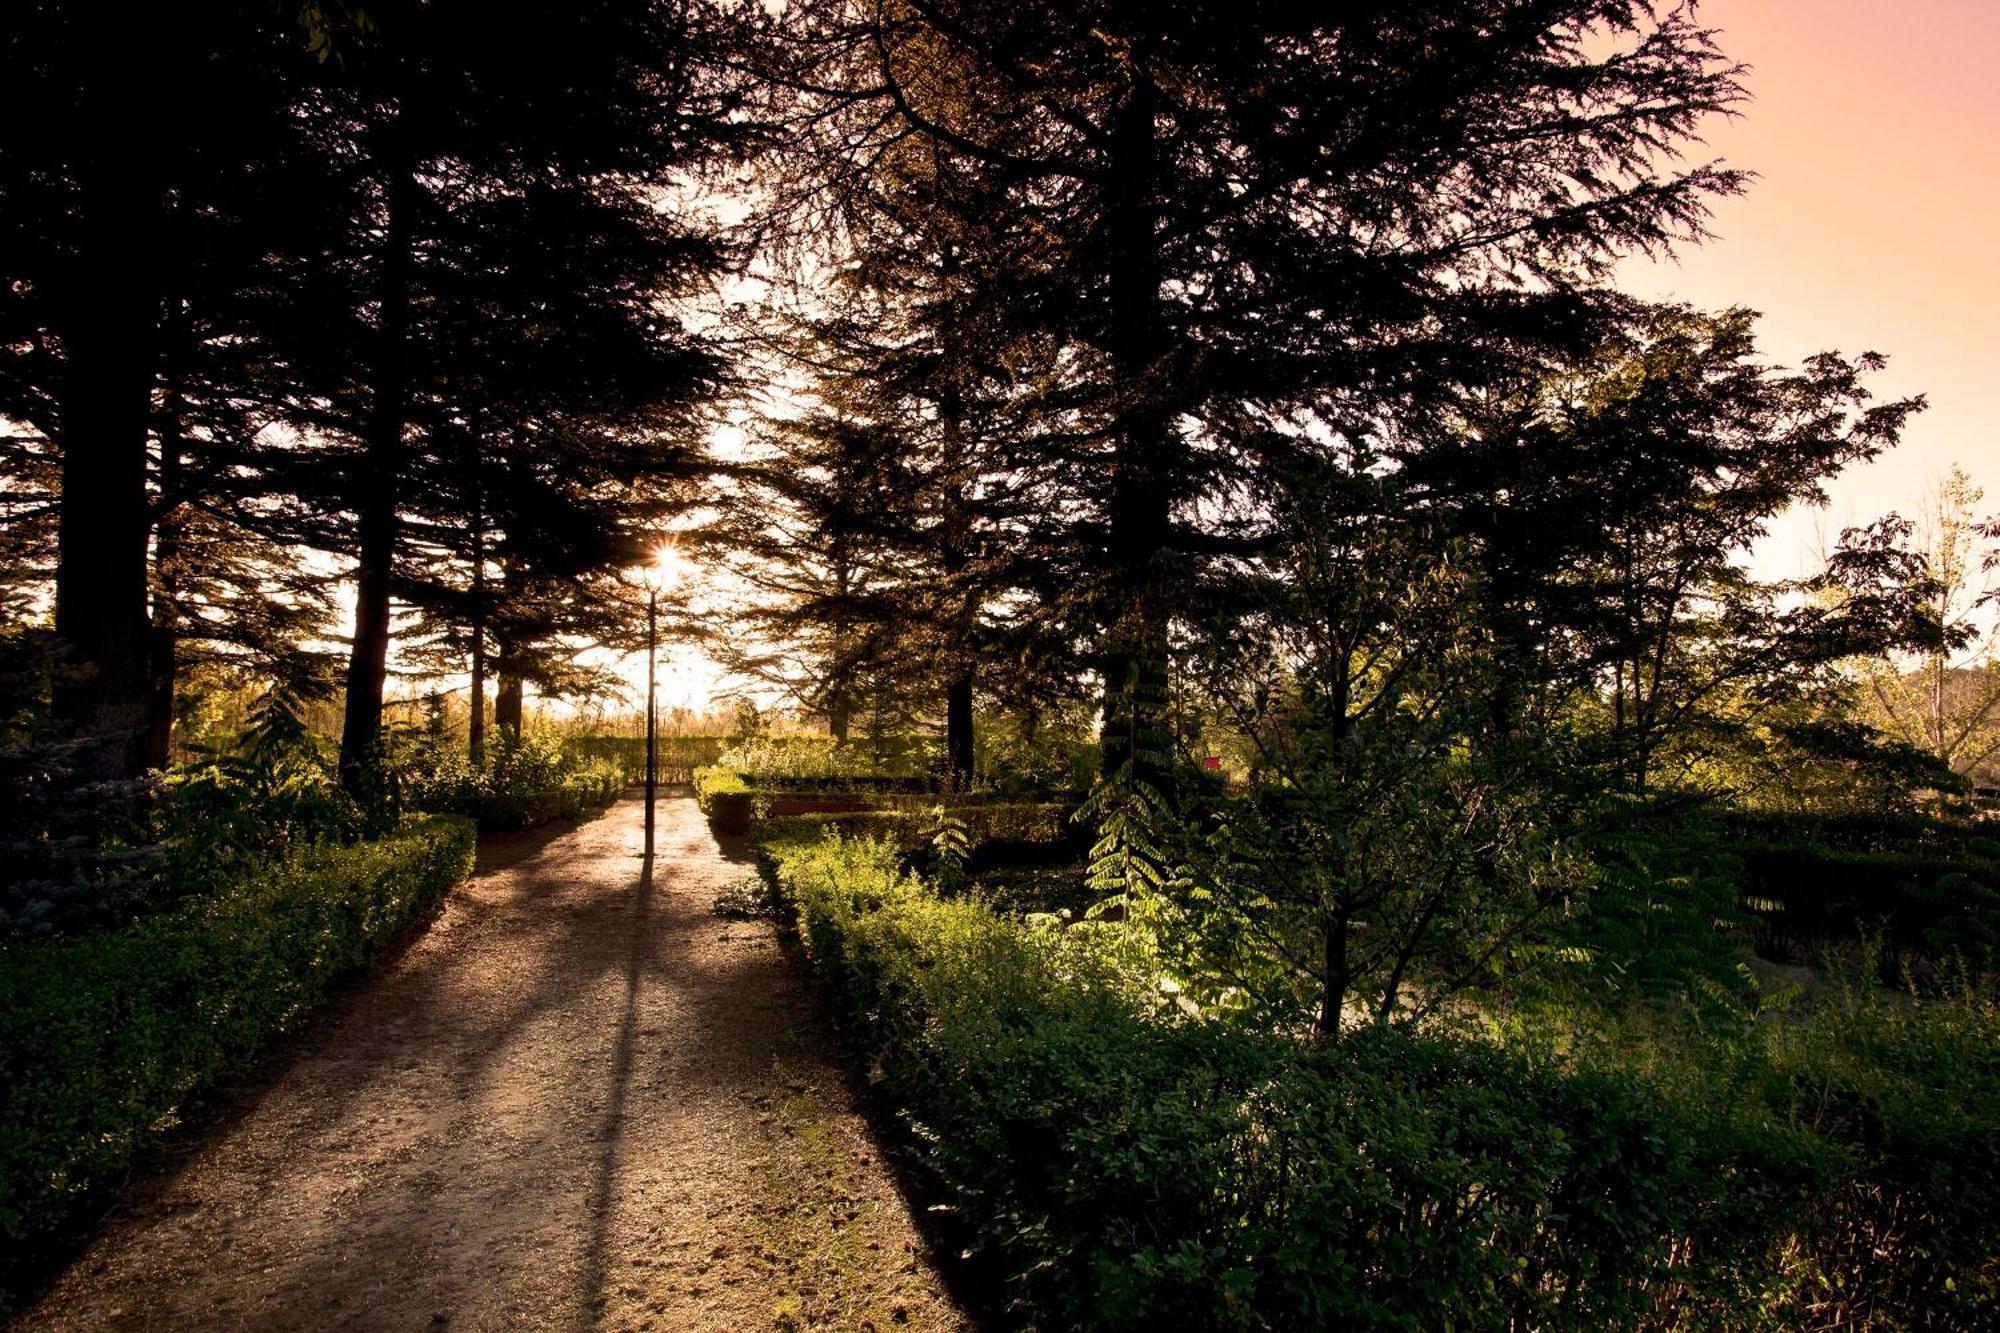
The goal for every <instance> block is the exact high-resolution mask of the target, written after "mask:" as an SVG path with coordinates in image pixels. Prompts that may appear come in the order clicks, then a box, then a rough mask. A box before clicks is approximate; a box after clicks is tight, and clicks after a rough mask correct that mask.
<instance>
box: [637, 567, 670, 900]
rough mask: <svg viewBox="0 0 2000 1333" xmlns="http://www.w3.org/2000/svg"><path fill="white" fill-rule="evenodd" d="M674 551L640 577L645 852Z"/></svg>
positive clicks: (656, 773) (656, 771)
mask: <svg viewBox="0 0 2000 1333" xmlns="http://www.w3.org/2000/svg"><path fill="white" fill-rule="evenodd" d="M673 560H674V553H673V550H672V548H671V547H666V546H662V547H661V548H660V549H659V550H657V551H655V552H654V553H653V558H652V559H651V560H649V561H647V562H646V567H645V569H644V570H643V571H642V572H641V575H640V578H641V580H642V581H643V582H644V583H645V585H646V856H647V857H648V858H649V861H650V858H651V857H652V855H653V804H654V800H655V797H656V796H657V795H658V792H659V786H660V757H659V723H658V711H657V709H656V708H655V707H654V703H653V701H654V698H655V697H656V696H657V694H658V693H659V670H658V662H659V655H660V589H661V588H663V587H665V586H666V585H667V584H668V583H669V582H671V581H672V579H673V575H674V565H673Z"/></svg>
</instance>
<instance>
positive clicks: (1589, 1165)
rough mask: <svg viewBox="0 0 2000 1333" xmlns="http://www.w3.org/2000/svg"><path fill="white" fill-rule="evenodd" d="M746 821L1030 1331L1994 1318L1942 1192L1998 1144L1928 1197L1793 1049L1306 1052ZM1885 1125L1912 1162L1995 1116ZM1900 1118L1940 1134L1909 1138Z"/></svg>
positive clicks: (879, 865) (1822, 1069)
mask: <svg viewBox="0 0 2000 1333" xmlns="http://www.w3.org/2000/svg"><path fill="white" fill-rule="evenodd" d="M828 822H833V821H828ZM835 827H836V828H838V827H841V825H839V824H838V823H835ZM847 827H852V824H851V823H850V824H849V825H847ZM762 832H763V835H764V836H762V837H761V838H760V845H761V846H762V848H763V850H764V853H765V864H766V865H767V867H768V869H769V872H770V873H771V874H772V875H773V877H774V881H775V883H776V885H777V886H778V888H779V890H780V892H781V893H782V894H783V895H784V897H785V898H786V899H787V900H788V901H789V902H790V903H791V904H792V906H793V908H794V910H795V911H796V914H797V916H798V919H799V924H800V928H801V931H802V934H803V936H804V940H805V944H806V949H807V952H808V954H809V956H810V957H811V958H812V959H813V961H814V963H815V964H816V965H817V966H818V967H820V968H821V969H822V970H823V971H824V972H825V974H826V975H827V977H828V979H829V981H830V982H831V984H832V985H833V987H834V989H835V992H836V994H837V996H838V997H839V998H840V1000H841V1001H842V1003H843V1007H844V1008H845V1010H846V1012H847V1014H848V1016H849V1018H850V1019H852V1020H853V1021H854V1022H855V1023H856V1024H857V1025H858V1026H859V1027H860V1029H861V1031H862V1032H863V1033H864V1034H865V1037H866V1040H867V1042H868V1044H869V1045H870V1047H871V1048H872V1056H873V1058H872V1061H871V1067H872V1069H873V1071H874V1074H875V1077H876V1078H877V1079H878V1080H879V1081H880V1082H881V1083H882V1085H883V1087H884V1090H885V1091H886V1092H887V1094H888V1095H889V1096H890V1097H891V1098H892V1099H893V1100H894V1101H895V1102H896V1103H897V1105H898V1106H899V1107H900V1109H901V1110H902V1112H903V1114H904V1116H905V1118H906V1119H907V1121H908V1123H909V1125H910V1127H911V1135H910V1139H911V1145H912V1147H913V1150H914V1151H915V1153H916V1154H917V1156H918V1157H919V1159H920V1160H921V1162H922V1163H923V1165H924V1166H925V1167H926V1168H927V1169H928V1171H929V1172H930V1173H931V1174H932V1175H933V1177H934V1178H935V1180H936V1182H937V1184H938V1185H939V1187H940V1188H941V1189H942V1190H943V1192H944V1193H945V1195H946V1197H947V1199H948V1204H949V1208H950V1210H951V1211H952V1212H953V1213H954V1214H955V1215H956V1217H957V1219H958V1222H959V1224H960V1225H961V1226H962V1227H963V1228H964V1229H965V1230H966V1232H967V1233H968V1235H969V1238H970V1239H971V1241H972V1246H973V1248H974V1250H976V1251H977V1252H979V1253H981V1254H983V1255H984V1256H985V1259H986V1261H987V1262H989V1263H990V1264H992V1265H994V1267H995V1269H996V1271H997V1273H998V1274H999V1276H1000V1277H1001V1279H1002V1280H1003V1281H1004V1283H1005V1286H1006V1290H1007V1293H1008V1296H1009V1299H1010V1302H1011V1304H1012V1306H1013V1309H1014V1315H1015V1318H1016V1319H1017V1321H1018V1322H1020V1323H1021V1324H1023V1325H1024V1326H1033V1327H1065V1328H1105V1329H1111V1328H1121V1329H1122V1328H1137V1327H1142V1326H1145V1325H1149V1324H1150V1325H1157V1326H1159V1327H1163V1328H1164V1327H1171V1328H1188V1329H1210V1328H1229V1329H1313V1328H1332V1327H1339V1328H1348V1327H1354V1328H1443V1327H1475V1328H1488V1327H1539V1328H1549V1327H1557V1328H1579V1329H1581V1328H1602V1327H1668V1326H1672V1327H1717V1326H1729V1327H1760V1326H1761V1327H1799V1326H1811V1325H1813V1324H1815V1323H1816V1322H1819V1321H1820V1311H1822V1310H1823V1309H1826V1308H1830V1307H1829V1293H1836V1294H1837V1298H1836V1303H1837V1304H1838V1305H1839V1307H1840V1308H1841V1309H1842V1310H1844V1311H1847V1312H1849V1313H1851V1312H1853V1311H1856V1310H1859V1309H1864V1308H1865V1309H1866V1310H1867V1311H1868V1312H1870V1313H1871V1315H1872V1316H1873V1317H1874V1318H1875V1320H1876V1322H1877V1324H1878V1326H1889V1327H1897V1326H1907V1327H1947V1328H1948V1327H1976V1326H1980V1325H1981V1323H1982V1320H1983V1319H1984V1318H1985V1317H1986V1316H1988V1315H1990V1314H1991V1313H1992V1304H1991V1303H1992V1300H1993V1296H1994V1291H1993V1282H1994V1276H1995V1261H1994V1259H1993V1256H1994V1255H1995V1254H1996V1253H2000V1244H1996V1241H2000V1230H1996V1224H1995V1223H1994V1222H1992V1221H1991V1220H1988V1219H1987V1218H1984V1217H1981V1216H1979V1215H1977V1213H1976V1211H1974V1210H1971V1209H1969V1208H1966V1207H1963V1206H1961V1204H1962V1202H1963V1201H1967V1200H1970V1199H1972V1198H1974V1197H1976V1196H1977V1195H1978V1194H1980V1193H1981V1192H1982V1191H1985V1192H1990V1188H1991V1186H1992V1184H1993V1181H1994V1174H1993V1172H1992V1170H1991V1158H1992V1153H1993V1151H1994V1150H1993V1148H1992V1146H1991V1144H1992V1142H1993V1140H1992V1139H1990V1138H1989V1139H1988V1140H1987V1142H1986V1145H1985V1146H1984V1147H1983V1148H1982V1149H1981V1150H1980V1151H1979V1152H1975V1153H1974V1154H1972V1156H1970V1157H1969V1158H1967V1159H1965V1160H1967V1161H1968V1162H1969V1163H1970V1164H1971V1166H1970V1170H1971V1175H1972V1178H1971V1179H1969V1180H1967V1181H1966V1182H1964V1183H1963V1184H1962V1185H1960V1186H1959V1187H1957V1188H1956V1190H1955V1191H1954V1192H1950V1193H1947V1192H1945V1191H1942V1190H1940V1189H1939V1188H1938V1187H1937V1186H1936V1185H1935V1184H1934V1183H1932V1182H1931V1181H1930V1180H1928V1179H1926V1178H1923V1177H1921V1176H1919V1177H1914V1178H1913V1177H1909V1176H1903V1175H1899V1174H1898V1172H1897V1171H1896V1170H1895V1169H1894V1162H1895V1161H1897V1160H1900V1155H1898V1154H1888V1153H1885V1151H1884V1149H1883V1145H1882V1142H1881V1140H1880V1139H1879V1138H1874V1139H1871V1137H1870V1136H1871V1134H1878V1133H1879V1132H1880V1130H1881V1129H1883V1128H1884V1127H1886V1126H1888V1125H1890V1124H1892V1123H1894V1122H1895V1117H1889V1116H1884V1115H1874V1116H1872V1118H1868V1119H1867V1123H1866V1124H1865V1125H1863V1124H1862V1123H1861V1122H1859V1121H1848V1122H1843V1123H1844V1124H1846V1125H1847V1128H1839V1127H1833V1126H1829V1125H1828V1124H1825V1123H1821V1122H1817V1121H1814V1120H1812V1119H1810V1118H1808V1117H1807V1116H1805V1115H1804V1114H1802V1113H1801V1108H1802V1107H1803V1106H1804V1105H1805V1102H1804V1101H1803V1098H1802V1094H1803V1092H1804V1090H1806V1089H1808V1088H1809V1087H1810V1086H1812V1084H1813V1079H1814V1078H1815V1077H1817V1076H1818V1075H1822V1074H1831V1073H1832V1070H1831V1069H1830V1068H1829V1065H1828V1062H1827V1061H1826V1060H1825V1059H1823V1058H1818V1057H1815V1056H1813V1055H1812V1054H1811V1053H1810V1052H1802V1053H1800V1054H1799V1055H1798V1057H1797V1062H1796V1069H1797V1070H1798V1071H1814V1072H1812V1073H1801V1074H1798V1075H1795V1074H1793V1073H1790V1072H1787V1066H1785V1065H1784V1064H1783V1062H1780V1061H1777V1060H1775V1059H1774V1060H1772V1061H1770V1062H1768V1063H1765V1064H1762V1065H1759V1064H1757V1063H1756V1062H1754V1061H1749V1062H1746V1065H1745V1067H1744V1068H1738V1069H1735V1070H1728V1069H1725V1070H1722V1071H1721V1072H1720V1074H1718V1076H1717V1078H1715V1079H1712V1080H1708V1081H1705V1082H1700V1083H1699V1084H1687V1083H1682V1082H1676V1081H1674V1080H1673V1079H1671V1078H1663V1077H1655V1076H1651V1075H1642V1074H1641V1073H1640V1072H1638V1071H1636V1070H1633V1069H1630V1068H1627V1067H1624V1066H1621V1065H1618V1064H1616V1063H1599V1064H1589V1063H1583V1062H1575V1061H1572V1062H1557V1061H1554V1060H1551V1059H1533V1058H1530V1057H1528V1056H1527V1055H1525V1054H1516V1053H1512V1052H1509V1051H1507V1050H1505V1049H1501V1048H1498V1047H1495V1046H1492V1045H1490V1044H1485V1043H1475V1042H1471V1041H1466V1040H1455V1039H1446V1038H1443V1037H1437V1036H1417V1035H1412V1034H1410V1033H1408V1032H1406V1031H1399V1030H1394V1029H1387V1028H1383V1029H1367V1030H1364V1031H1362V1032H1360V1033H1357V1034H1354V1035H1352V1036H1350V1037H1349V1038H1347V1039H1344V1040H1343V1041H1342V1042H1341V1043H1340V1044H1339V1045H1338V1046H1336V1047H1333V1048H1331V1049H1324V1050H1312V1049H1308V1048H1306V1047H1303V1046H1301V1045H1299V1044H1298V1043H1296V1042H1294V1041H1292V1040H1290V1039H1288V1038H1285V1037H1283V1036H1279V1035H1274V1034H1269V1033H1261V1032H1255V1031H1251V1030H1248V1029H1245V1028H1242V1027H1237V1026H1233V1025H1229V1024H1224V1023H1219V1022H1213V1021H1198V1020H1197V1021H1189V1020H1184V1019H1181V1018H1179V1017H1177V1016H1176V1011H1175V1010H1174V1009H1172V1008H1171V1007H1169V1006H1166V1005H1164V1004H1162V1003H1160V1002H1159V1000H1158V997H1157V996H1156V995H1155V994H1154V987H1153V986H1152V985H1151V983H1150V982H1149V980H1148V977H1147V975H1146V971H1145V968H1144V967H1143V965H1142V960H1137V959H1134V958H1132V957H1130V956H1129V955H1127V954H1125V953H1124V952H1122V951H1121V949H1120V948H1118V947H1117V936H1116V934H1115V932H1114V931H1112V930H1111V929H1110V928H1105V927H1083V928H1070V929H1062V928H1059V927H1057V926H1055V925H1053V924H1051V923H1048V922H1046V921H1043V922H1028V923H1021V922H1014V921H1010V920H1007V919H1004V918H1002V917H1000V916H999V915H997V914H996V913H994V912H993V911H991V910H989V909H988V908H986V907H985V906H983V905H982V904H980V903H979V902H977V901H970V900H966V899H957V900H944V899H940V898H938V897H937V896H936V895H934V894H932V893H930V892H928V891H927V890H926V889H925V887H924V886H923V884H922V883H921V882H920V881H918V880H916V879H915V878H914V877H912V876H910V875H909V874H908V873H906V872H905V871H904V870H903V869H902V868H901V866H902V864H903V858H902V855H901V852H900V849H899V848H898V846H897V845H896V844H894V843H891V842H889V841H887V840H885V839H880V838H843V837H840V836H838V835H837V834H836V835H834V836H827V835H826V831H825V829H824V828H823V827H822V828H821V829H819V830H817V833H818V836H816V837H808V836H806V834H807V830H806V828H805V827H804V826H803V825H802V823H800V822H790V823H784V822H781V823H778V824H774V825H772V826H767V827H766V828H765V829H764V830H763V831H762ZM1989 1035H1990V1034H1989ZM1961 1045H1962V1049H1961V1050H1960V1051H1959V1058H1960V1059H1962V1060H1974V1059H1975V1058H1977V1057H1976V1056H1975V1052H1976V1051H1977V1050H1978V1049H1979V1044H1978V1042H1976V1041H1970V1040H1968V1041H1966V1042H1964V1043H1962V1044H1961ZM1843 1049H1845V1048H1844V1047H1843ZM1986 1049H1987V1050H1989V1051H1990V1050H1991V1049H1992V1048H1991V1047H1990V1046H1989V1047H1987V1048H1986ZM1988 1058H1989V1059H1990V1056H1989V1057H1988ZM1919 1063H1921V1062H1919ZM1857 1068H1858V1066H1857ZM1745 1069H1748V1071H1749V1072H1747V1073H1746V1072H1745ZM1759 1071H1761V1073H1760V1072H1759ZM1983 1077H1984V1075H1981V1076H1979V1078H1983ZM1760 1078H1761V1079H1764V1080H1766V1081H1769V1083H1770V1086H1769V1087H1766V1086H1765V1085H1764V1084H1763V1083H1760V1082H1759V1079H1760ZM1979 1078H1970V1077H1968V1078H1963V1079H1960V1080H1958V1081H1957V1082H1956V1083H1954V1084H1953V1085H1952V1086H1953V1088H1954V1093H1953V1094H1949V1095H1962V1094H1963V1093H1964V1091H1965V1090H1966V1089H1968V1088H1973V1087H1987V1086H1990V1084H1989V1083H1982V1082H1980V1081H1979ZM1846 1082H1847V1083H1848V1084H1853V1083H1854V1080H1852V1079H1849V1080H1847V1081H1846ZM1840 1083H1841V1080H1840V1079H1839V1078H1831V1079H1829V1081H1827V1082H1825V1083H1824V1084H1823V1085H1822V1086H1825V1087H1832V1086H1835V1085H1836V1084H1840ZM1760 1089H1761V1090H1762V1092H1763V1093H1764V1094H1765V1095H1759V1093H1760ZM1787 1089H1789V1090H1792V1091H1785V1090H1787ZM1858 1091H1859V1088H1858V1086H1857V1087H1856V1092H1857V1093H1858ZM1794 1092H1796V1093H1799V1094H1801V1096H1799V1097H1797V1098H1795V1097H1794V1095H1793V1094H1794ZM1780 1093H1782V1094H1783V1095H1778V1094H1780ZM1840 1100H1841V1101H1842V1103H1843V1104H1846V1105H1854V1104H1857V1101H1856V1097H1855V1096H1853V1095H1847V1094H1843V1096H1842V1098H1841V1099H1840ZM1863 1100H1865V1099H1863ZM1898 1104H1908V1105H1910V1106H1911V1107H1912V1118H1911V1122H1910V1126H1909V1127H1908V1128H1909V1132H1908V1133H1907V1134H1905V1135H1904V1143H1905V1145H1906V1147H1907V1148H1908V1149H1909V1150H1911V1151H1914V1152H1922V1151H1927V1150H1928V1148H1935V1147H1944V1146H1947V1145H1959V1144H1963V1143H1965V1142H1966V1141H1967V1140H1968V1139H1969V1138H1970V1137H1972V1131H1973V1130H1975V1129H1977V1130H1983V1129H1984V1128H1985V1127H1986V1126H1987V1124H1988V1121H1989V1119H1990V1117H1991V1115H1992V1114H1994V1112H1993V1111H1992V1110H1991V1109H1990V1108H1989V1109H1987V1110H1984V1111H1981V1112H1979V1114H1978V1115H1977V1116H1974V1117H1971V1118H1967V1117H1964V1116H1960V1117H1958V1119H1957V1121H1954V1120H1953V1119H1952V1115H1951V1112H1950V1108H1948V1107H1945V1106H1943V1105H1939V1104H1933V1105H1931V1106H1929V1107H1928V1108H1919V1107H1916V1106H1915V1105H1914V1103H1909V1102H1908V1101H1907V1099H1905V1101H1904V1102H1902V1103H1898ZM1916 1122H1923V1123H1926V1124H1930V1125H1931V1126H1932V1129H1933V1130H1934V1131H1935V1130H1936V1128H1937V1127H1938V1126H1939V1125H1953V1126H1954V1127H1953V1128H1952V1129H1951V1130H1950V1131H1949V1132H1947V1133H1945V1134H1944V1136H1943V1137H1942V1138H1934V1139H1933V1140H1932V1141H1931V1142H1930V1143H1929V1144H1928V1147H1927V1146H1926V1144H1925V1142H1924V1140H1923V1139H1922V1137H1921V1135H1919V1134H1918V1133H1917V1132H1916V1131H1915V1128H1914V1125H1915V1123H1916ZM1898 1132H1901V1131H1898ZM1934 1169H1938V1170H1942V1169H1948V1168H1947V1167H1946V1166H1945V1165H1944V1163H1942V1162H1937V1163H1934ZM1885 1238H1887V1239H1891V1240H1893V1241H1894V1244H1895V1248H1893V1249H1891V1250H1890V1251H1888V1252H1887V1253H1883V1252H1880V1251H1878V1250H1876V1249H1871V1248H1869V1245H1868V1243H1867V1242H1870V1241H1880V1240H1883V1239H1885ZM1913 1256H1914V1257H1916V1258H1918V1259H1919V1260H1920V1262H1915V1263H1912V1262H1911V1260H1912V1258H1913ZM1906 1272H1909V1273H1914V1274H1916V1275H1917V1276H1916V1277H1914V1278H1913V1279H1910V1280H1905V1279H1904V1277H1903V1276H1902V1274H1904V1273H1906ZM1947 1278H1949V1279H1950V1285H1949V1286H1947V1284H1946V1279H1947ZM1870 1301H1872V1302H1873V1303H1872V1304H1865V1305H1864V1302H1870Z"/></svg>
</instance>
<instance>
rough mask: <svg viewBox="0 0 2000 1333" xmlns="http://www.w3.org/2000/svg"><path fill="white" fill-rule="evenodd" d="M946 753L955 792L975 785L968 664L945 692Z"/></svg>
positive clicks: (970, 672) (970, 673)
mask: <svg viewBox="0 0 2000 1333" xmlns="http://www.w3.org/2000/svg"><path fill="white" fill-rule="evenodd" d="M944 753H945V760H946V767H947V771H948V776H949V779H950V783H951V789H952V790H953V791H969V790H971V788H972V768H973V732H972V671H971V669H970V668H969V667H968V668H967V669H966V670H965V671H964V672H963V673H961V674H960V675H959V676H958V677H957V678H956V679H955V680H953V681H952V682H951V684H950V686H949V687H947V689H946V691H945V708H944Z"/></svg>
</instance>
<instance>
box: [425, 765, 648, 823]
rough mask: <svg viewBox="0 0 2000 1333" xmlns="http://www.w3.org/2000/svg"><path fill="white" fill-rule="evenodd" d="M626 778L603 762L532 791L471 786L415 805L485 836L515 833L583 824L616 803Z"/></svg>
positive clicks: (555, 777)
mask: <svg viewBox="0 0 2000 1333" xmlns="http://www.w3.org/2000/svg"><path fill="white" fill-rule="evenodd" d="M624 789H625V772H624V770H623V769H622V768H620V767H619V766H618V765H617V764H615V763H611V762H609V761H605V760H597V761H592V762H589V763H586V764H583V765H582V766H580V767H578V768H575V769H571V770H569V771H567V772H562V773H555V774H551V775H550V776H549V777H548V779H547V780H546V782H543V783H538V784H534V785H520V784H513V785H505V786H495V785H493V784H491V783H485V782H479V781H472V782H467V783H464V784H461V785H459V786H457V787H455V788H440V789H435V790H432V791H430V792H427V793H423V794H422V795H421V796H420V797H419V799H418V800H417V802H416V804H417V805H418V807H419V808H421V809H423V810H426V811H429V812H432V813H435V814H449V815H463V816H465V817H466V818H467V819H470V820H472V821H474V822H475V823H477V824H478V825H479V827H480V828H482V829H485V830H487V831H488V832H516V831H519V830H521V829H530V828H535V827H537V826H538V825H541V824H546V823H548V822H549V821H550V820H552V819H581V818H582V817H583V816H584V815H587V814H589V813H591V812H593V811H596V810H601V809H603V808H604V807H605V806H607V805H609V804H610V803H611V802H612V801H615V800H617V799H618V793H619V792H621V791H623V790H624Z"/></svg>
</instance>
